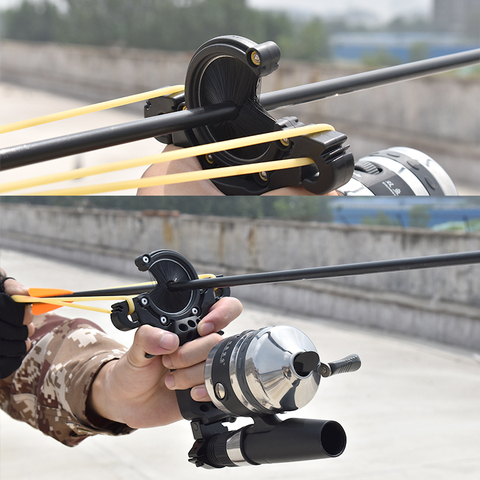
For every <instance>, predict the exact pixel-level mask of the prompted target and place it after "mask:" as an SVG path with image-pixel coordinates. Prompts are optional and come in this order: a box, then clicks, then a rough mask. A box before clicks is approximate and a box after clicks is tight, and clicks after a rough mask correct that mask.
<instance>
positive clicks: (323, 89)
mask: <svg viewBox="0 0 480 480" xmlns="http://www.w3.org/2000/svg"><path fill="white" fill-rule="evenodd" d="M477 63H480V48H478V49H475V50H469V51H466V52H461V53H454V54H452V55H445V56H442V57H437V58H430V59H428V60H420V61H418V62H412V63H407V64H404V65H397V66H394V67H388V68H383V69H380V70H373V71H370V72H364V73H358V74H355V75H349V76H346V77H341V78H335V79H332V80H326V81H322V82H317V83H311V84H307V85H301V86H298V87H292V88H286V89H284V90H278V91H276V92H269V93H264V94H262V95H260V103H261V104H262V105H263V107H264V108H265V109H266V110H273V109H275V108H279V107H285V106H287V105H299V104H301V103H307V102H313V101H315V100H321V99H324V98H327V97H332V96H336V95H344V94H346V93H352V92H358V91H360V90H366V89H369V88H374V87H379V86H383V85H388V84H391V83H396V82H402V81H405V80H412V79H414V78H420V77H424V76H427V75H433V74H436V73H441V72H446V71H448V70H453V69H457V68H461V67H467V66H469V65H474V64H477Z"/></svg>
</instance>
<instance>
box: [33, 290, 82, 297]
mask: <svg viewBox="0 0 480 480" xmlns="http://www.w3.org/2000/svg"><path fill="white" fill-rule="evenodd" d="M73 293H74V292H72V291H70V290H62V289H61V288H29V289H28V294H29V295H30V296H31V297H37V298H45V297H61V296H63V295H72V294H73Z"/></svg>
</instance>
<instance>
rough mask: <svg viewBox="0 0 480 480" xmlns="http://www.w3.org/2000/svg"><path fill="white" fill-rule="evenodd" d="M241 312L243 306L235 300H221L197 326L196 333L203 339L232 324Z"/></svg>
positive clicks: (229, 298) (226, 298) (228, 298)
mask: <svg viewBox="0 0 480 480" xmlns="http://www.w3.org/2000/svg"><path fill="white" fill-rule="evenodd" d="M242 310H243V306H242V304H241V303H240V301H239V300H237V299H236V298H233V297H223V298H221V299H220V300H219V301H218V302H217V303H215V304H214V305H213V307H212V308H211V309H210V311H209V312H208V314H207V315H206V316H205V317H204V318H203V319H202V321H201V322H200V323H199V324H198V333H199V334H200V335H201V336H202V337H203V336H206V335H209V334H210V333H213V332H218V331H220V330H222V328H225V327H226V326H227V325H228V324H229V323H231V322H233V320H235V319H236V318H237V317H238V316H239V315H240V314H241V313H242Z"/></svg>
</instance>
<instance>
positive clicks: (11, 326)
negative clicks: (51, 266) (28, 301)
mask: <svg viewBox="0 0 480 480" xmlns="http://www.w3.org/2000/svg"><path fill="white" fill-rule="evenodd" d="M3 277H4V276H3ZM2 287H3V288H0V352H1V353H0V378H7V377H9V376H10V375H11V374H12V373H13V372H14V371H15V370H17V368H18V367H19V366H20V365H21V363H22V360H23V357H24V355H25V354H26V353H27V352H28V351H29V350H30V348H31V346H32V342H31V340H30V338H29V337H31V336H32V335H33V333H34V331H35V327H34V325H33V323H32V320H33V314H32V306H31V305H25V304H21V303H16V302H15V301H14V300H12V298H11V296H12V295H28V289H27V288H26V287H24V286H23V285H22V284H21V283H19V282H17V281H16V280H15V279H13V278H7V279H6V280H4V281H3V283H2Z"/></svg>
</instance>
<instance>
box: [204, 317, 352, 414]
mask: <svg viewBox="0 0 480 480" xmlns="http://www.w3.org/2000/svg"><path fill="white" fill-rule="evenodd" d="M360 365H361V363H360V359H359V357H358V356H357V355H351V356H349V357H346V358H344V359H342V360H338V361H336V362H333V363H331V364H322V363H321V362H320V356H319V355H318V352H317V350H316V348H315V345H314V344H313V343H312V341H311V340H310V339H309V338H308V337H307V336H306V335H305V334H304V333H303V332H301V331H300V330H298V329H296V328H294V327H290V326H275V327H265V328H262V329H260V330H255V331H252V330H249V331H246V332H243V333H241V334H239V335H236V336H234V337H230V338H227V339H224V340H222V341H221V342H220V343H219V344H217V345H216V346H215V347H214V348H213V349H212V351H211V352H210V354H209V356H208V358H207V362H206V366H205V382H206V387H207V391H208V394H209V396H210V398H211V399H212V402H213V404H214V405H215V406H216V407H217V408H218V409H219V410H222V411H223V412H224V413H226V414H228V415H235V416H252V415H271V414H277V413H283V412H286V411H294V410H297V409H299V408H302V407H304V406H305V405H307V404H308V403H309V402H310V401H311V400H312V399H313V397H314V396H315V394H316V393H317V390H318V387H319V385H320V379H321V377H322V376H324V377H327V376H331V375H333V374H335V373H343V372H348V371H352V372H353V371H356V370H358V369H359V368H360Z"/></svg>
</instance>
